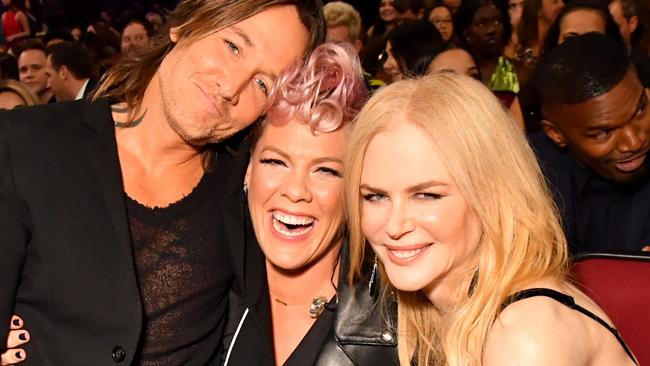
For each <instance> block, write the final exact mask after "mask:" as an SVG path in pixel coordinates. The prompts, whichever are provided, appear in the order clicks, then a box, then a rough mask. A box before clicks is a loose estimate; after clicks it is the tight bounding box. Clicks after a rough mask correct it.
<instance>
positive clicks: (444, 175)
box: [344, 73, 635, 366]
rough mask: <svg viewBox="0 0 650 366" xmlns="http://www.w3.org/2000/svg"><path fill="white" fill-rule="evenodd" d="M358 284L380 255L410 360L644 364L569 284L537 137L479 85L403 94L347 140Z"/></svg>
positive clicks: (462, 81)
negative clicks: (530, 139) (532, 144)
mask: <svg viewBox="0 0 650 366" xmlns="http://www.w3.org/2000/svg"><path fill="white" fill-rule="evenodd" d="M348 146H349V150H348V153H347V156H346V159H347V160H346V166H345V171H346V174H347V176H346V178H345V183H344V184H345V189H346V201H347V205H348V210H349V220H350V223H349V225H350V236H351V237H350V240H351V242H350V246H351V263H352V264H351V270H350V274H351V280H354V279H355V278H358V276H359V268H360V267H361V265H362V262H363V261H364V259H369V258H372V257H373V254H372V252H370V251H369V250H368V249H367V244H369V246H370V247H371V248H372V250H373V251H374V253H375V260H376V262H377V264H378V267H379V270H380V273H381V274H382V275H383V276H386V277H387V279H388V280H389V282H390V285H389V286H388V288H386V289H385V291H383V293H384V297H385V298H388V297H391V296H394V295H393V294H396V296H397V300H398V307H399V310H398V345H399V358H400V363H401V364H403V365H409V364H410V363H411V361H416V362H417V364H418V365H500V366H501V365H633V364H635V360H634V356H633V355H632V353H631V352H630V351H629V349H628V348H627V346H626V345H625V344H624V343H623V341H622V339H620V337H619V336H618V333H617V332H616V331H615V330H614V328H613V325H612V324H611V321H610V320H609V319H608V318H607V315H606V314H605V313H604V312H603V311H602V310H601V309H600V308H598V306H597V305H596V304H595V303H594V302H593V301H592V300H590V299H589V298H588V297H587V296H586V295H585V294H583V293H582V292H580V291H579V290H577V289H576V288H575V287H574V286H573V285H571V284H570V283H569V282H568V281H567V279H566V272H567V250H566V241H565V238H564V236H563V233H562V228H561V227H560V223H559V219H558V216H557V213H556V210H555V207H554V206H553V204H552V201H551V196H550V193H549V191H548V188H547V187H546V185H545V183H544V179H543V177H542V173H541V172H540V169H539V166H538V164H537V162H536V160H535V157H534V155H533V152H532V151H531V149H530V148H529V146H528V144H527V143H526V140H525V138H524V137H523V135H522V134H521V132H520V131H518V130H517V127H516V126H515V124H514V123H512V120H511V117H510V116H509V115H508V114H507V112H506V111H505V110H504V109H503V107H502V106H501V105H500V104H499V102H498V101H497V100H496V98H495V97H494V96H493V95H492V94H491V93H490V91H489V90H487V89H486V88H485V87H483V86H482V85H481V84H480V83H479V82H478V81H476V80H473V79H471V78H468V77H466V76H462V75H455V74H449V73H443V74H435V75H431V76H427V77H425V78H422V79H416V80H405V81H400V82H397V83H395V84H392V85H390V86H388V87H386V88H384V89H382V90H380V91H379V92H378V93H376V94H375V95H374V96H373V97H372V98H371V100H370V101H369V102H368V103H367V104H366V106H365V107H364V108H363V109H362V111H361V113H360V114H359V116H358V119H357V122H356V125H355V126H354V128H353V131H352V133H351V136H350V137H349V140H348Z"/></svg>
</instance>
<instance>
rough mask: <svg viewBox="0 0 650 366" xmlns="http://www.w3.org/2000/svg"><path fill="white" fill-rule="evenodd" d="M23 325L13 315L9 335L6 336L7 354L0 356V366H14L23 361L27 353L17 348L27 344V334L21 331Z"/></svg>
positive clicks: (19, 319)
mask: <svg viewBox="0 0 650 366" xmlns="http://www.w3.org/2000/svg"><path fill="white" fill-rule="evenodd" d="M23 326H24V323H23V320H22V319H21V318H19V317H18V316H16V315H14V316H13V317H12V318H11V324H10V328H9V329H10V330H9V335H8V336H7V352H5V353H3V354H2V355H0V365H2V366H5V365H14V364H17V363H20V362H23V361H25V358H26V357H27V353H25V350H24V349H22V348H17V347H18V346H20V345H23V344H25V343H27V342H29V332H27V331H26V330H24V329H23Z"/></svg>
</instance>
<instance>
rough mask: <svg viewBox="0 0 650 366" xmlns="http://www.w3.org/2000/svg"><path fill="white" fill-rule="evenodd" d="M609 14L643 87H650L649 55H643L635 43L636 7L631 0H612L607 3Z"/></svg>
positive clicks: (637, 25) (636, 26)
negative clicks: (625, 44) (616, 25)
mask: <svg viewBox="0 0 650 366" xmlns="http://www.w3.org/2000/svg"><path fill="white" fill-rule="evenodd" d="M609 12H610V13H611V14H612V17H613V18H614V21H615V22H616V24H618V29H619V30H620V32H621V36H622V37H623V40H624V41H625V43H627V45H628V47H629V48H630V56H631V57H632V62H634V66H636V71H637V72H638V73H639V77H640V78H641V81H643V85H644V86H646V87H648V86H650V55H648V54H644V53H643V51H641V50H640V49H639V47H638V44H637V43H638V42H636V41H637V40H636V38H637V37H636V34H637V33H638V32H637V30H638V28H639V17H638V16H637V14H636V5H635V3H634V1H633V0H612V1H611V2H610V3H609Z"/></svg>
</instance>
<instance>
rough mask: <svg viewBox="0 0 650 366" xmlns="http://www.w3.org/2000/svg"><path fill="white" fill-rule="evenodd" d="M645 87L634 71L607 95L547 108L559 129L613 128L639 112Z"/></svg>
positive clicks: (552, 120) (629, 72) (629, 71)
mask: <svg viewBox="0 0 650 366" xmlns="http://www.w3.org/2000/svg"><path fill="white" fill-rule="evenodd" d="M643 93H644V88H643V86H642V84H641V82H640V81H639V78H638V76H637V75H636V73H635V72H634V70H633V69H632V68H630V70H628V72H627V74H626V75H625V77H624V78H623V79H622V80H621V81H620V82H619V83H618V84H617V85H616V86H615V87H613V88H612V89H611V90H610V91H608V92H607V93H605V94H603V95H600V96H597V97H594V98H591V99H589V100H586V101H584V102H581V103H576V104H565V105H560V106H553V107H551V108H547V112H548V114H549V117H550V118H551V122H553V123H555V124H556V125H557V126H558V127H559V128H560V129H564V130H566V129H569V128H577V129H590V128H596V127H604V128H613V127H618V126H620V125H622V124H624V123H626V122H628V121H629V120H630V119H631V118H632V116H634V113H635V112H636V110H637V107H638V102H639V98H640V97H641V96H642V95H643Z"/></svg>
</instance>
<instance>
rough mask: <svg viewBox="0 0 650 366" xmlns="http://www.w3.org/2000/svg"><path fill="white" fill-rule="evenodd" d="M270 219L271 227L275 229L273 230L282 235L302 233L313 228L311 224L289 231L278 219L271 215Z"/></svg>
mask: <svg viewBox="0 0 650 366" xmlns="http://www.w3.org/2000/svg"><path fill="white" fill-rule="evenodd" d="M271 221H272V222H273V229H275V231H277V232H279V233H280V234H282V235H284V236H289V237H294V236H300V235H303V234H305V233H307V232H308V231H309V230H311V229H312V228H313V226H305V227H304V228H302V229H294V230H291V231H289V230H287V228H286V226H284V225H282V224H281V223H280V221H279V220H277V219H276V218H275V217H273V220H271ZM312 221H313V220H312Z"/></svg>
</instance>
